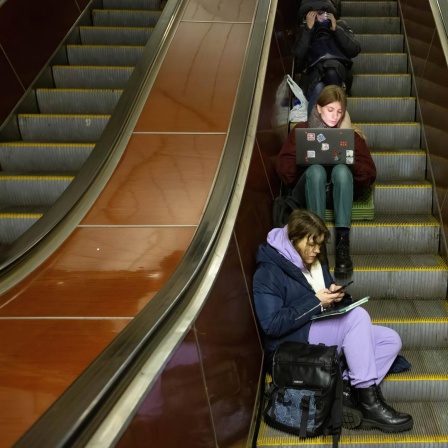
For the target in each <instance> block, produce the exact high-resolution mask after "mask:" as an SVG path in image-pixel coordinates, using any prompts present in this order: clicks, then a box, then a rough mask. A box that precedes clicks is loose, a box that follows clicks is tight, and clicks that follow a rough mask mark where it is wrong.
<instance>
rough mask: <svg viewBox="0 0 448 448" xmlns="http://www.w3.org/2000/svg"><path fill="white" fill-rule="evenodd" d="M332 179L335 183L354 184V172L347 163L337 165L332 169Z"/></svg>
mask: <svg viewBox="0 0 448 448" xmlns="http://www.w3.org/2000/svg"><path fill="white" fill-rule="evenodd" d="M331 181H332V182H333V184H335V185H336V184H351V185H353V174H352V172H351V171H350V169H349V168H348V167H347V165H336V166H335V167H334V168H333V169H332V171H331Z"/></svg>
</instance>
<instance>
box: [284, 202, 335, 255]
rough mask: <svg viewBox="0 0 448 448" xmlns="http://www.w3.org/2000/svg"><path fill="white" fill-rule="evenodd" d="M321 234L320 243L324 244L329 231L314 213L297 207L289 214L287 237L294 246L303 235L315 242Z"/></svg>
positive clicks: (328, 236)
mask: <svg viewBox="0 0 448 448" xmlns="http://www.w3.org/2000/svg"><path fill="white" fill-rule="evenodd" d="M322 236H323V237H324V240H323V242H322V244H325V243H326V242H327V241H328V239H329V238H330V231H329V230H328V228H327V226H326V225H325V223H324V222H323V221H322V219H320V217H319V216H317V215H316V214H315V213H313V212H310V211H309V210H305V209H302V208H297V209H295V210H293V211H292V213H291V214H290V215H289V219H288V238H289V239H290V241H291V243H292V245H293V246H294V247H295V246H296V245H297V243H298V242H299V241H300V240H303V238H305V237H309V238H311V239H312V240H313V242H314V243H316V241H317V240H318V239H319V238H321V237H322ZM321 254H322V252H321ZM319 255H320V254H319Z"/></svg>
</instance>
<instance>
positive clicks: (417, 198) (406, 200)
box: [374, 180, 432, 215]
mask: <svg viewBox="0 0 448 448" xmlns="http://www.w3.org/2000/svg"><path fill="white" fill-rule="evenodd" d="M374 203H375V212H376V213H378V214H382V213H403V214H411V215H412V214H430V213H431V205H432V185H431V184H430V183H429V182H428V181H408V180H406V181H388V182H387V183H386V182H385V183H382V182H377V183H376V184H375V189H374Z"/></svg>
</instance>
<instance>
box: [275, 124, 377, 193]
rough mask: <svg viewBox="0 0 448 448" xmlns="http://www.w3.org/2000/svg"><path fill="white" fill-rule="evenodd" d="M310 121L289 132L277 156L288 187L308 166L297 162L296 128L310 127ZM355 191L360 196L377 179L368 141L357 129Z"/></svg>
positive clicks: (277, 165) (280, 171) (280, 170)
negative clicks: (302, 165)
mask: <svg viewBox="0 0 448 448" xmlns="http://www.w3.org/2000/svg"><path fill="white" fill-rule="evenodd" d="M308 127H309V125H308V122H299V123H297V124H296V126H295V127H294V128H293V129H292V131H291V132H290V133H289V135H288V137H287V139H286V141H285V143H284V144H283V146H282V149H281V150H280V153H279V154H278V156H277V161H276V168H277V174H278V175H279V177H280V179H281V181H282V182H283V183H284V184H285V185H286V186H288V187H290V188H292V187H294V186H295V184H296V183H297V181H298V180H299V177H300V176H301V175H302V174H303V173H304V171H305V169H306V167H299V166H297V163H296V132H295V128H308ZM352 172H353V193H354V197H355V198H357V197H359V196H360V195H361V194H362V192H363V191H364V190H365V189H366V188H368V187H370V186H371V185H373V183H374V182H375V179H376V167H375V163H374V161H373V159H372V156H371V154H370V151H369V149H368V148H367V142H366V141H365V140H364V139H363V138H362V137H361V136H360V135H359V134H358V133H357V132H356V131H355V163H354V164H353V171H352Z"/></svg>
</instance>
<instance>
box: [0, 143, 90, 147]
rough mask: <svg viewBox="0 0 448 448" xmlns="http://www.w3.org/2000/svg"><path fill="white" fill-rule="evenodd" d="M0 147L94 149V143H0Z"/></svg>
mask: <svg viewBox="0 0 448 448" xmlns="http://www.w3.org/2000/svg"><path fill="white" fill-rule="evenodd" d="M1 146H12V147H15V148H20V147H29V146H37V147H41V148H46V147H52V146H54V147H55V148H59V147H63V148H72V147H76V148H78V147H79V148H94V147H95V143H33V142H11V143H0V147H1Z"/></svg>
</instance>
